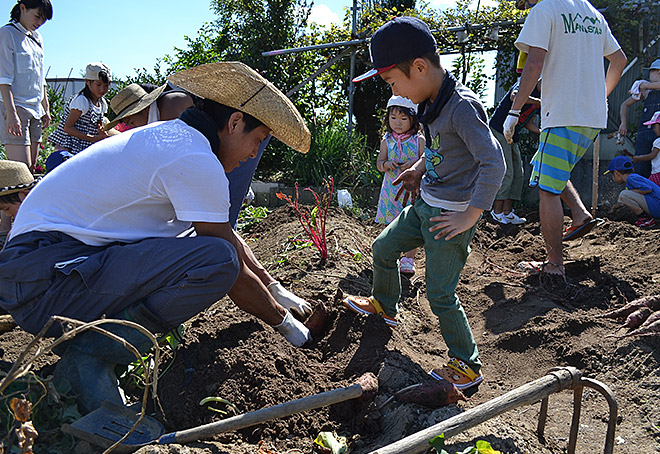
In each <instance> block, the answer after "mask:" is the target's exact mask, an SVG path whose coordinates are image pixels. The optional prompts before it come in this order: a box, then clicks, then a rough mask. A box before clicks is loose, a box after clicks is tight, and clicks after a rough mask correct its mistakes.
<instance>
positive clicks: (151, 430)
mask: <svg viewBox="0 0 660 454" xmlns="http://www.w3.org/2000/svg"><path fill="white" fill-rule="evenodd" d="M377 392H378V379H377V378H376V376H375V375H373V374H372V373H366V374H364V375H362V376H361V377H360V378H359V379H358V380H357V382H356V383H355V384H353V385H351V386H348V387H346V388H339V389H334V390H332V391H326V392H323V393H320V394H315V395H312V396H307V397H303V398H300V399H296V400H291V401H288V402H284V403H282V404H279V405H275V406H273V407H267V408H262V409H260V410H256V411H252V412H250V413H244V414H242V415H236V416H233V417H231V418H228V419H223V420H221V421H216V422H212V423H209V424H205V425H203V426H198V427H193V428H192V429H186V430H181V431H177V432H171V433H167V434H164V432H165V429H164V428H163V426H162V424H161V423H160V422H158V421H157V420H156V419H154V418H152V417H150V416H144V417H143V418H142V420H140V422H139V423H138V424H137V426H136V427H135V430H133V432H132V433H131V434H130V435H129V436H128V437H127V438H126V440H124V441H123V442H122V443H121V444H120V445H118V446H117V447H116V448H115V449H114V450H113V451H114V452H117V453H128V452H134V451H136V450H137V449H139V448H141V447H142V446H145V445H149V444H160V445H165V444H169V443H181V444H183V443H189V442H192V441H198V440H203V439H206V438H209V437H211V436H213V435H217V434H220V433H223V432H229V431H232V430H238V429H243V428H245V427H249V426H252V425H254V424H260V423H263V422H266V421H271V420H273V419H277V418H283V417H286V416H291V415H293V414H296V413H300V412H303V411H307V410H314V409H316V408H321V407H325V406H327V405H333V404H336V403H339V402H344V401H346V400H350V399H356V398H363V399H365V400H371V399H372V398H373V397H374V396H375V394H376V393H377ZM139 416H140V415H139V414H138V413H136V412H134V411H131V410H130V409H129V408H127V407H124V406H122V405H117V404H114V403H112V402H107V401H106V402H104V403H103V406H102V407H101V408H98V409H96V410H94V411H93V412H91V413H89V414H87V415H85V416H83V417H82V418H80V419H79V420H78V421H76V422H74V423H73V424H70V425H69V424H64V425H63V426H62V431H64V432H66V433H68V434H71V435H74V436H75V437H77V438H80V439H82V440H86V441H88V442H90V443H92V444H94V445H96V446H100V447H102V448H109V447H110V446H112V445H113V444H115V443H116V442H117V441H118V440H120V439H121V438H122V437H123V436H124V435H125V434H126V433H128V431H129V430H131V428H133V426H135V425H136V422H137V421H138V419H139Z"/></svg>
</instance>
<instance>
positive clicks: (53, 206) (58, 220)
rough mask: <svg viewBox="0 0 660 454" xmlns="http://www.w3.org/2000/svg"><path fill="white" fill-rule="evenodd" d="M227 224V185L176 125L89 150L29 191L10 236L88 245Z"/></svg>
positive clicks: (206, 150)
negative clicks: (47, 235) (48, 235)
mask: <svg viewBox="0 0 660 454" xmlns="http://www.w3.org/2000/svg"><path fill="white" fill-rule="evenodd" d="M191 222H217V223H224V222H229V182H228V181H227V177H226V175H225V171H224V169H223V167H222V164H220V161H218V158H217V157H216V156H215V155H214V154H213V152H212V151H211V146H210V145H209V142H208V140H207V139H206V138H205V137H204V136H203V135H202V133H200V132H199V131H197V130H196V129H194V128H192V127H190V126H188V125H186V124H185V123H184V122H183V121H181V120H178V119H177V120H172V121H165V122H160V123H154V124H151V125H147V126H144V127H141V128H135V129H132V130H130V131H126V132H124V133H122V134H117V135H115V136H112V137H110V138H108V139H105V140H102V141H100V142H97V143H95V144H93V145H91V146H90V147H89V148H87V149H86V150H85V152H84V153H80V154H77V155H76V156H74V157H73V158H71V159H69V160H68V161H67V162H66V163H64V164H63V165H61V166H58V167H56V168H55V169H54V170H53V171H52V172H50V173H49V174H48V175H46V177H44V179H43V180H42V181H41V182H40V183H39V184H38V185H37V186H35V188H34V189H33V190H32V191H30V193H29V194H28V196H27V197H26V198H25V201H24V202H23V204H22V205H21V209H20V210H19V211H18V215H17V216H16V220H15V222H14V226H13V228H12V230H11V237H12V238H13V237H15V236H17V235H19V234H21V233H25V232H29V231H34V230H36V231H59V232H63V233H66V234H68V235H71V236H72V237H74V238H76V239H78V240H80V241H82V242H83V243H86V244H89V245H92V246H103V245H105V244H108V243H111V242H115V241H122V242H129V243H130V242H135V241H138V240H141V239H144V238H150V237H161V238H162V237H175V236H177V235H178V234H180V233H181V232H183V231H184V230H186V229H187V228H189V227H190V225H191Z"/></svg>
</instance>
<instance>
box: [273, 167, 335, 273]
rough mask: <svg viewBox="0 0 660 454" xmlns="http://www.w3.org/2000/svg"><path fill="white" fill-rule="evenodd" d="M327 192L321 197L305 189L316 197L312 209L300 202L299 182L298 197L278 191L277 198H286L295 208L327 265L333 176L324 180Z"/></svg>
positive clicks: (333, 184) (306, 231) (296, 189)
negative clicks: (328, 222) (327, 237)
mask: <svg viewBox="0 0 660 454" xmlns="http://www.w3.org/2000/svg"><path fill="white" fill-rule="evenodd" d="M324 185H325V189H326V192H325V193H324V194H323V195H322V196H321V198H319V196H318V194H317V193H316V192H315V191H314V190H313V189H310V188H305V191H309V192H311V193H312V195H313V197H314V201H315V204H314V207H313V208H312V211H309V209H308V208H306V207H304V206H303V205H301V204H300V202H299V193H298V183H296V184H295V191H296V198H295V200H293V198H292V197H291V196H288V195H286V194H283V193H282V192H278V193H277V194H276V195H277V198H278V199H280V200H285V201H286V202H287V203H288V204H289V205H290V206H291V207H293V209H294V210H296V213H298V220H299V221H300V224H301V225H302V226H303V229H304V230H305V233H307V235H308V236H309V238H310V239H311V240H312V243H313V244H314V246H316V248H317V249H318V251H319V253H320V254H321V266H323V265H325V262H326V260H327V259H328V244H327V241H326V237H325V223H326V220H327V217H328V210H329V208H330V202H331V201H332V194H333V192H334V190H335V182H334V180H333V179H332V177H328V179H327V180H325V182H324Z"/></svg>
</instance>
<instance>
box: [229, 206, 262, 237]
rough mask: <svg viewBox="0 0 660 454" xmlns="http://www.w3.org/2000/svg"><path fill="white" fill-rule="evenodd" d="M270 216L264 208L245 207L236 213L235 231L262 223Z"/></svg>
mask: <svg viewBox="0 0 660 454" xmlns="http://www.w3.org/2000/svg"><path fill="white" fill-rule="evenodd" d="M268 214H270V211H269V210H268V208H266V207H258V206H254V205H245V206H243V208H241V211H239V213H238V221H237V222H236V229H237V230H238V231H243V230H245V229H246V228H248V227H250V226H251V225H254V224H256V223H258V222H261V221H263V220H264V219H266V217H267V216H268Z"/></svg>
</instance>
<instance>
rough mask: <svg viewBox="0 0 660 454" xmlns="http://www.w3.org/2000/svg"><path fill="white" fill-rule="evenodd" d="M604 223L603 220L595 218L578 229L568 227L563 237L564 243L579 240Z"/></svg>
mask: <svg viewBox="0 0 660 454" xmlns="http://www.w3.org/2000/svg"><path fill="white" fill-rule="evenodd" d="M602 222H604V221H603V220H602V219H599V218H594V219H591V220H590V221H587V222H585V223H584V224H582V225H579V226H577V227H573V226H570V227H567V228H566V231H565V232H564V236H563V237H562V241H570V240H577V239H578V238H582V237H583V236H585V235H586V234H587V233H589V232H591V231H592V230H593V229H594V227H597V226H599V225H600V224H601V223H602Z"/></svg>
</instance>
